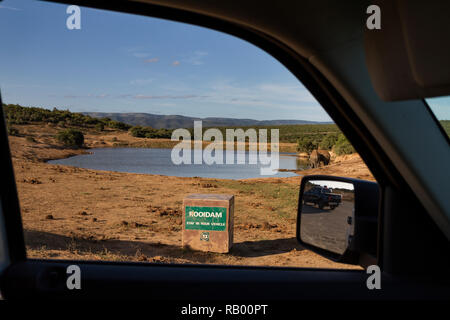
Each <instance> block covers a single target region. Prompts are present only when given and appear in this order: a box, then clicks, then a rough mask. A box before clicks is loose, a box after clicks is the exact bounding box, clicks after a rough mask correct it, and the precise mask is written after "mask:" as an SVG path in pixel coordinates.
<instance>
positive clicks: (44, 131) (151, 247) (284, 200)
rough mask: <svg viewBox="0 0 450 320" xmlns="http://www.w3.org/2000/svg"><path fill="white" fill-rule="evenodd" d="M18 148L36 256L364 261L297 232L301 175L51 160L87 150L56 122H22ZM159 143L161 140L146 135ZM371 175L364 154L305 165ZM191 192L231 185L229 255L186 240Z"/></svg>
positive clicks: (118, 141)
mask: <svg viewBox="0 0 450 320" xmlns="http://www.w3.org/2000/svg"><path fill="white" fill-rule="evenodd" d="M17 128H18V129H19V131H20V134H21V136H18V137H16V136H11V137H10V145H11V153H12V158H13V163H14V168H15V175H16V181H17V187H18V193H19V199H20V205H21V211H22V219H23V225H24V229H25V239H26V244H27V253H28V256H29V257H30V258H49V259H81V260H114V261H143V262H144V261H147V262H162V263H166V262H171V263H172V262H173V263H214V264H225V265H259V266H289V267H318V268H359V267H355V266H349V265H344V264H339V263H334V262H332V261H330V260H328V259H325V258H323V257H321V256H319V255H317V254H315V253H313V252H311V251H309V250H306V249H304V248H302V246H300V245H299V244H298V242H297V240H296V239H295V224H296V214H297V197H298V188H299V183H300V180H301V177H300V176H298V177H292V178H264V179H248V180H240V181H239V180H238V181H233V180H221V179H203V178H180V177H168V176H160V175H147V174H132V173H119V172H108V171H100V170H87V169H80V168H75V167H69V166H61V165H51V164H47V163H45V162H44V161H46V160H48V159H56V158H63V157H68V156H71V155H75V154H79V153H84V152H89V150H88V149H78V150H76V149H68V148H64V147H62V146H61V145H59V144H58V143H57V142H56V141H55V139H54V135H55V134H56V132H57V131H58V128H55V127H50V126H39V125H25V126H17ZM144 140H145V141H144V143H147V144H152V145H153V146H154V145H158V144H161V143H162V142H161V141H151V140H152V139H144ZM85 141H86V145H87V146H88V147H113V146H120V145H126V144H127V143H128V144H137V143H139V144H141V143H143V141H142V139H141V138H133V137H130V136H129V135H128V134H127V133H124V132H102V133H98V132H95V131H92V132H89V131H88V132H85ZM316 173H318V174H330V175H341V176H348V177H357V178H362V179H370V180H373V177H372V175H371V174H370V172H369V170H368V169H367V167H366V166H365V165H364V163H363V162H362V160H361V159H360V158H359V157H358V156H357V155H352V156H350V157H347V158H342V159H339V158H337V159H336V161H335V162H334V163H332V164H331V165H329V166H327V167H325V168H318V169H311V170H306V171H302V172H301V174H316ZM189 193H227V194H234V195H235V197H236V204H235V208H236V209H235V229H234V239H235V241H234V246H233V249H232V251H231V252H230V253H229V254H216V253H205V252H195V251H190V250H187V249H183V248H182V247H181V228H182V226H181V214H182V200H183V198H184V197H185V196H186V195H187V194H189Z"/></svg>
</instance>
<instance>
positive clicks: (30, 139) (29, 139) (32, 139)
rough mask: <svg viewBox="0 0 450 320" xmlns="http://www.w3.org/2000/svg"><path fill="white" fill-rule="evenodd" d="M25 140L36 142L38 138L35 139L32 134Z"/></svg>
mask: <svg viewBox="0 0 450 320" xmlns="http://www.w3.org/2000/svg"><path fill="white" fill-rule="evenodd" d="M25 140H27V141H28V142H36V140H34V138H33V137H30V136H28V137H26V138H25Z"/></svg>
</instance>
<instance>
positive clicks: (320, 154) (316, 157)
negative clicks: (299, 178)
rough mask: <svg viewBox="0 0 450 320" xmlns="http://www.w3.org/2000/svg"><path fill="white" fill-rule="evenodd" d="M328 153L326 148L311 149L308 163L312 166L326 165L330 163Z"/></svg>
mask: <svg viewBox="0 0 450 320" xmlns="http://www.w3.org/2000/svg"><path fill="white" fill-rule="evenodd" d="M330 158H331V156H330V153H329V152H328V151H326V150H319V149H317V150H313V151H312V152H311V154H310V155H309V163H310V164H311V167H312V168H318V167H321V166H327V165H328V164H329V163H330Z"/></svg>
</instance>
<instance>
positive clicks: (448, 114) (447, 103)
mask: <svg viewBox="0 0 450 320" xmlns="http://www.w3.org/2000/svg"><path fill="white" fill-rule="evenodd" d="M426 101H427V103H428V105H429V106H430V109H431V111H433V113H434V115H435V116H436V118H437V119H438V121H439V123H440V124H441V126H442V128H443V129H444V131H445V133H446V134H447V136H449V137H450V97H448V96H446V97H439V98H431V99H426Z"/></svg>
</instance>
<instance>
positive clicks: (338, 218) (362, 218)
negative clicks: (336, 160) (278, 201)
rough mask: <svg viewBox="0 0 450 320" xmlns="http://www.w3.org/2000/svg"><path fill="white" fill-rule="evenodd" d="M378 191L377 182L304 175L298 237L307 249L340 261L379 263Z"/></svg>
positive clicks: (300, 198)
mask: <svg viewBox="0 0 450 320" xmlns="http://www.w3.org/2000/svg"><path fill="white" fill-rule="evenodd" d="M379 194H380V193H379V187H378V184H377V183H376V182H371V181H364V180H359V179H352V178H343V177H334V176H322V175H312V176H305V177H303V178H302V183H301V186H300V197H299V207H298V217H297V239H298V240H299V241H300V243H301V244H302V245H303V246H304V247H305V248H308V249H310V250H312V251H314V252H317V253H319V254H321V255H323V256H325V257H327V258H329V259H333V260H335V261H337V262H342V263H350V264H359V265H362V266H365V265H369V264H376V261H377V246H378V243H377V238H378V235H377V234H378V208H379V203H380V197H379ZM374 261H375V262H374Z"/></svg>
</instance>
